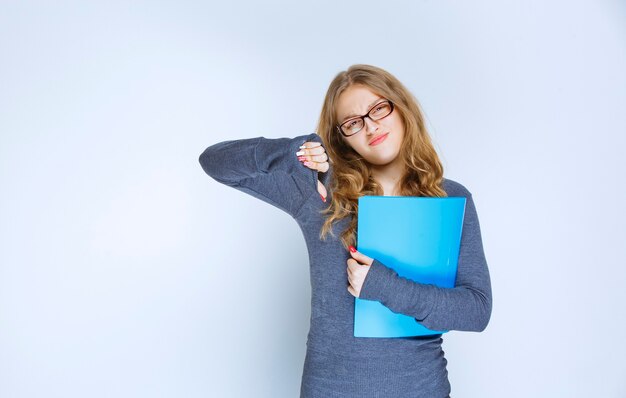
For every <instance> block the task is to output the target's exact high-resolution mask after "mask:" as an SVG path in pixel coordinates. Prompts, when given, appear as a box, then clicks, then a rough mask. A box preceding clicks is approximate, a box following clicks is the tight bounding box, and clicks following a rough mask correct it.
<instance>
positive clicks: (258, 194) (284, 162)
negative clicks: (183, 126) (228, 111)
mask: <svg viewBox="0 0 626 398" xmlns="http://www.w3.org/2000/svg"><path fill="white" fill-rule="evenodd" d="M306 141H318V142H319V141H320V139H319V138H318V135H317V134H316V133H311V134H305V135H299V136H297V137H293V138H287V137H283V138H265V137H254V138H246V139H238V140H229V141H222V142H218V143H216V144H214V145H211V146H209V147H208V148H206V149H205V150H204V152H202V154H201V155H200V158H199V161H200V165H201V166H202V169H203V170H204V171H205V173H206V174H208V175H209V176H210V177H212V178H213V179H214V180H216V181H218V182H220V183H222V184H225V185H228V186H230V187H233V188H235V189H237V190H239V191H242V192H245V193H247V194H249V195H251V196H253V197H255V198H257V199H261V200H262V201H264V202H266V203H269V204H271V205H272V206H275V207H277V208H279V209H281V210H283V211H285V212H286V213H288V214H289V215H291V216H292V217H294V218H295V217H296V215H297V213H298V211H299V210H300V208H301V207H302V205H303V204H304V203H305V201H306V200H307V199H308V198H309V197H310V195H311V194H313V193H314V192H317V171H316V170H312V169H310V168H308V167H306V166H304V165H303V164H301V163H300V161H299V160H298V157H297V155H296V152H298V151H299V150H300V148H299V147H300V146H301V145H302V144H303V143H304V142H306Z"/></svg>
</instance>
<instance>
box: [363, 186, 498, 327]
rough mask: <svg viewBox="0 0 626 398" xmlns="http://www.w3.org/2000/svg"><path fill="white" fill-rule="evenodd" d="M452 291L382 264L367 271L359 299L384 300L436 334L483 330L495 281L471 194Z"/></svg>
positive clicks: (395, 309)
mask: <svg viewBox="0 0 626 398" xmlns="http://www.w3.org/2000/svg"><path fill="white" fill-rule="evenodd" d="M463 196H465V197H466V199H467V201H466V206H465V215H464V219H463V231H462V235H461V243H460V249H459V258H458V262H457V272H456V278H455V285H454V287H453V288H446V287H439V286H435V285H432V284H424V283H419V282H415V281H413V280H410V279H407V278H404V277H401V276H399V275H398V273H397V272H395V271H394V270H393V269H391V268H390V267H387V266H386V265H385V264H383V263H382V262H380V261H379V260H376V259H375V260H374V263H373V264H372V265H371V267H370V270H369V271H368V273H367V275H366V277H365V280H364V282H363V286H362V288H361V294H360V295H359V298H364V299H368V300H377V301H380V302H381V303H382V304H383V305H385V306H386V307H387V308H389V309H390V310H392V311H394V312H397V313H401V314H405V315H409V316H412V317H413V318H415V319H417V320H418V321H420V323H422V324H423V325H424V326H426V327H427V328H429V329H433V330H465V331H477V332H480V331H482V330H484V329H485V328H486V326H487V324H488V323H489V319H490V317H491V308H492V294H491V279H490V276H489V269H488V267H487V261H486V259H485V254H484V251H483V245H482V238H481V233H480V225H479V221H478V215H477V213H476V208H475V206H474V202H473V199H472V195H471V194H470V193H469V192H464V193H463Z"/></svg>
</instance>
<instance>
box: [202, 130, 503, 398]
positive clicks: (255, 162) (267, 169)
mask: <svg viewBox="0 0 626 398" xmlns="http://www.w3.org/2000/svg"><path fill="white" fill-rule="evenodd" d="M306 141H317V142H321V139H320V137H319V136H318V135H317V134H315V133H312V134H305V135H300V136H296V137H293V138H273V139H268V138H265V137H255V138H248V139H239V140H229V141H223V142H219V143H216V144H214V145H212V146H209V147H208V148H206V150H204V152H203V153H202V154H201V155H200V159H199V160H200V164H201V165H202V168H203V169H204V171H205V172H206V173H207V174H208V175H209V176H211V177H212V178H213V179H215V180H216V181H218V182H220V183H223V184H226V185H229V186H231V187H233V188H235V189H238V190H240V191H242V192H245V193H247V194H250V195H252V196H254V197H256V198H258V199H261V200H263V201H264V202H267V203H269V204H271V205H273V206H276V207H278V208H279V209H281V210H283V211H285V212H287V213H288V214H289V215H291V216H292V217H293V218H294V219H295V220H296V222H297V223H298V225H299V226H300V227H301V230H302V233H303V234H304V238H305V241H306V245H307V248H308V252H309V264H310V276H311V324H310V329H309V333H308V336H307V354H306V358H305V363H304V368H303V374H302V384H301V397H339V396H341V397H352V396H355V397H356V396H358V397H370V396H371V397H378V396H380V397H446V396H448V394H449V393H450V390H451V388H450V383H449V381H448V377H447V375H448V372H447V370H446V364H447V360H446V359H445V357H444V352H443V350H442V348H441V344H442V341H443V339H442V335H441V334H438V335H434V336H424V337H403V338H364V337H354V335H353V328H354V302H355V298H354V296H352V295H351V294H350V293H349V292H348V290H347V287H348V276H347V260H348V258H351V256H350V253H348V252H347V251H346V250H345V248H344V247H343V246H342V244H341V242H340V241H339V239H338V238H333V237H332V236H331V235H329V236H328V238H327V240H326V241H323V240H321V239H319V233H320V230H321V227H322V224H323V222H324V219H323V218H322V215H321V214H319V211H320V210H321V209H322V207H324V206H328V205H329V202H323V201H322V200H321V198H320V196H319V193H318V191H317V180H318V178H319V179H320V181H322V183H324V184H325V183H326V182H327V181H328V179H329V177H330V175H331V174H332V168H331V169H330V170H329V171H328V172H327V173H319V175H318V172H317V171H315V170H311V169H309V168H307V167H305V166H303V165H302V164H301V163H300V161H298V159H297V156H296V152H297V151H298V150H299V146H300V145H302V144H303V143H304V142H306ZM327 188H329V187H327ZM443 188H444V190H445V191H446V193H447V194H448V196H462V197H465V198H467V202H466V209H465V216H464V217H465V218H464V221H463V232H462V235H461V247H460V253H459V261H458V266H457V275H456V281H455V286H454V288H442V287H438V286H435V285H430V284H422V283H418V282H414V281H412V280H410V279H407V278H404V277H401V276H399V275H398V274H397V273H396V272H395V271H394V270H392V269H391V268H389V267H387V266H385V265H384V264H383V263H381V262H380V261H379V260H377V259H374V262H373V263H372V265H371V267H370V270H369V272H368V273H367V276H366V278H365V281H364V283H363V286H362V288H361V293H360V295H359V298H361V299H367V300H377V301H380V302H381V303H382V304H384V305H385V306H386V307H388V308H389V309H390V310H392V311H394V312H397V313H401V314H405V315H409V316H411V317H414V318H415V319H416V320H417V321H419V322H420V323H421V324H423V325H424V326H426V327H427V328H429V329H432V330H449V331H453V330H463V331H476V332H480V331H482V330H484V329H485V327H486V326H487V324H488V322H489V319H490V316H491V308H492V296H491V282H490V277H489V270H488V267H487V262H486V260H485V255H484V252H483V246H482V239H481V235H480V226H479V222H478V216H477V213H476V208H475V206H474V203H473V200H472V195H471V193H470V192H469V191H468V190H467V189H466V188H465V187H464V186H462V185H461V184H459V183H458V182H455V181H452V180H449V179H444V182H443ZM329 193H330V191H329ZM328 197H329V198H330V195H329V196H328ZM348 222H349V220H348V219H347V218H345V219H343V220H341V221H339V222H338V223H336V224H335V225H334V226H333V232H334V233H335V235H336V236H337V237H338V236H339V235H340V233H341V232H342V231H343V230H344V228H345V227H346V226H347V224H348ZM357 249H358V248H357Z"/></svg>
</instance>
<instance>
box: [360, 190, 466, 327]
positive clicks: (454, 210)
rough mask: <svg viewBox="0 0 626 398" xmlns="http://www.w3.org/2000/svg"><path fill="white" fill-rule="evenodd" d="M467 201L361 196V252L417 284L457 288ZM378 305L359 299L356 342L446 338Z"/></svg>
mask: <svg viewBox="0 0 626 398" xmlns="http://www.w3.org/2000/svg"><path fill="white" fill-rule="evenodd" d="M465 202H466V198H464V197H444V198H439V197H421V196H420V197H417V196H370V195H366V196H362V197H360V198H359V210H358V220H357V221H358V227H357V249H358V250H359V251H360V252H362V253H363V254H365V255H366V256H369V257H372V258H375V259H377V260H379V261H380V262H381V263H383V264H385V265H386V266H387V267H389V268H392V269H393V270H395V271H396V272H397V273H398V275H399V276H402V277H405V278H408V279H411V280H413V281H415V282H420V283H426V284H434V285H437V286H441V287H448V288H451V287H454V283H455V280H456V270H457V264H458V260H459V249H460V246H461V233H462V229H463V217H464V215H465ZM446 332H448V331H447V330H430V329H428V328H427V327H425V326H423V325H422V324H420V323H419V321H418V320H417V319H415V318H413V317H411V316H408V315H404V314H399V313H395V312H393V311H391V310H390V309H389V308H387V307H385V306H384V305H383V304H382V303H380V302H379V301H374V300H365V299H360V298H356V297H355V303H354V336H355V337H407V336H425V335H434V334H442V333H446Z"/></svg>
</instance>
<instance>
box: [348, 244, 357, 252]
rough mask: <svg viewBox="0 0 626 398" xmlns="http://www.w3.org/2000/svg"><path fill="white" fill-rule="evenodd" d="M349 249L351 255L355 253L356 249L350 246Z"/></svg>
mask: <svg viewBox="0 0 626 398" xmlns="http://www.w3.org/2000/svg"><path fill="white" fill-rule="evenodd" d="M349 249H350V251H351V252H352V253H354V252H356V248H355V247H354V246H352V245H350V247H349Z"/></svg>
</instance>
